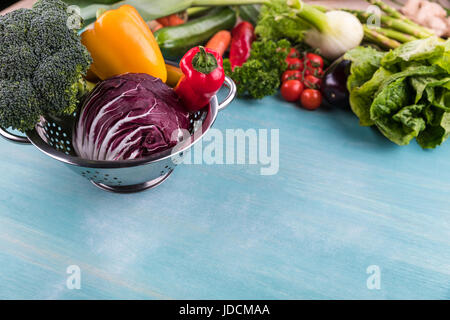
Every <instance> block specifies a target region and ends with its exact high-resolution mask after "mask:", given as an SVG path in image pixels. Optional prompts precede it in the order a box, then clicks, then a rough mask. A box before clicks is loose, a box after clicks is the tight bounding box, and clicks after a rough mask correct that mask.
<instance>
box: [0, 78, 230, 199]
mask: <svg viewBox="0 0 450 320" xmlns="http://www.w3.org/2000/svg"><path fill="white" fill-rule="evenodd" d="M224 85H225V86H226V87H227V88H228V94H227V96H226V97H225V99H224V100H223V101H222V102H220V103H219V102H218V99H217V96H214V97H213V98H212V99H211V101H210V104H209V106H206V107H205V108H203V109H202V110H200V111H197V112H195V113H192V114H191V116H190V122H191V129H190V133H191V136H190V138H189V139H186V140H184V141H183V142H181V143H180V144H179V145H177V146H176V147H175V148H176V149H170V150H165V151H163V152H160V153H157V154H153V155H151V156H149V157H145V158H140V159H133V160H119V161H94V160H86V159H83V158H80V157H79V156H78V155H77V154H76V152H75V150H74V148H73V146H72V133H73V131H74V127H75V122H76V120H77V114H76V113H74V114H72V115H70V116H66V117H61V118H55V117H49V116H45V117H41V121H40V122H39V123H38V124H37V125H36V127H35V129H34V130H32V131H29V132H27V133H26V137H24V136H18V135H16V134H14V133H11V132H9V131H7V130H5V129H2V128H0V135H2V136H3V137H4V138H6V139H8V140H10V141H13V142H17V143H27V144H30V143H31V144H33V145H34V146H35V147H36V148H38V149H39V150H40V151H42V152H44V153H45V154H47V155H48V156H50V157H52V158H53V159H55V160H58V161H61V162H62V163H64V164H65V165H67V166H68V167H69V168H70V169H71V170H73V171H75V172H76V173H78V174H80V175H81V176H83V177H85V178H86V179H88V180H89V181H91V182H92V183H93V184H94V185H95V186H97V187H99V188H101V189H103V190H107V191H112V192H118V193H132V192H138V191H142V190H146V189H149V188H152V187H155V186H157V185H159V184H161V183H162V182H163V181H164V180H166V179H167V178H168V177H169V176H170V174H171V173H172V171H173V170H174V169H175V166H176V165H177V163H180V162H181V161H182V159H183V156H184V155H185V154H186V152H187V151H188V150H189V149H190V148H191V147H192V146H193V145H194V144H195V143H196V142H198V141H199V140H200V139H201V138H202V137H203V135H204V134H205V133H206V132H207V131H208V130H209V129H210V128H211V126H212V125H213V123H214V121H215V120H216V117H217V114H218V112H219V111H220V110H222V109H224V108H225V107H226V106H228V105H229V104H230V103H231V101H233V99H234V97H235V96H236V85H235V84H234V82H233V80H231V79H230V78H228V77H226V78H225V82H224ZM200 129H201V134H198V133H200V131H198V130H200ZM195 133H197V134H195Z"/></svg>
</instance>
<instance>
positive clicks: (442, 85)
mask: <svg viewBox="0 0 450 320" xmlns="http://www.w3.org/2000/svg"><path fill="white" fill-rule="evenodd" d="M345 59H348V60H351V61H352V62H353V63H352V67H351V75H350V76H349V78H348V81H347V86H348V90H349V91H350V105H351V108H352V110H353V112H354V113H355V114H356V115H357V116H358V117H359V119H360V123H361V125H363V126H372V125H375V126H376V127H377V128H378V129H379V130H380V131H381V132H382V133H383V134H384V135H385V136H386V137H387V138H388V139H389V140H391V141H393V142H395V143H397V144H399V145H406V144H408V143H409V142H410V141H411V140H412V139H414V138H417V142H418V143H419V144H420V145H421V146H422V147H423V148H434V147H436V146H438V145H440V144H441V143H442V142H443V141H445V140H446V139H447V138H448V136H449V134H450V40H447V41H446V42H442V41H439V40H438V39H437V38H427V39H423V40H415V41H412V42H409V43H406V44H404V45H402V46H400V47H398V48H397V49H395V50H393V51H390V52H388V53H383V52H378V51H376V50H375V49H372V48H364V47H360V48H356V49H354V50H351V51H349V52H348V53H347V54H346V55H345Z"/></svg>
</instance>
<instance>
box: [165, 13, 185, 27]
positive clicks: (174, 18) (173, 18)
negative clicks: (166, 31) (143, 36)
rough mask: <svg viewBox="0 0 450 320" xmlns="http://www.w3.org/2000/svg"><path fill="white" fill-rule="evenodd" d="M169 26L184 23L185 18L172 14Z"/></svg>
mask: <svg viewBox="0 0 450 320" xmlns="http://www.w3.org/2000/svg"><path fill="white" fill-rule="evenodd" d="M168 19H169V26H178V25H180V24H183V23H184V20H183V19H181V18H180V17H179V16H178V15H177V14H171V15H170V16H169V17H168Z"/></svg>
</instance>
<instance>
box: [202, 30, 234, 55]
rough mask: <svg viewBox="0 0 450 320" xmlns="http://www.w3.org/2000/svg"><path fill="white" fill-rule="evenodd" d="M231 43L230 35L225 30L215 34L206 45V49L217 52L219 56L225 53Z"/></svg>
mask: <svg viewBox="0 0 450 320" xmlns="http://www.w3.org/2000/svg"><path fill="white" fill-rule="evenodd" d="M230 42H231V33H230V32H229V31H227V30H222V31H219V32H217V33H216V34H215V35H214V36H213V37H212V38H211V39H210V40H209V41H208V43H207V44H206V48H209V49H213V50H215V51H217V52H218V53H219V54H220V55H221V56H223V55H224V53H225V51H227V49H228V46H229V45H230Z"/></svg>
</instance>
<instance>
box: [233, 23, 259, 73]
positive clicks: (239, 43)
mask: <svg viewBox="0 0 450 320" xmlns="http://www.w3.org/2000/svg"><path fill="white" fill-rule="evenodd" d="M231 36H232V40H231V47H230V63H231V69H232V70H234V68H235V67H240V66H242V65H243V64H244V63H245V62H246V61H247V60H248V58H249V57H250V50H251V48H252V43H253V41H254V40H255V28H254V27H253V25H252V24H251V23H250V22H247V21H242V22H241V23H239V24H238V25H237V26H236V27H234V29H233V30H232V31H231Z"/></svg>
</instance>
